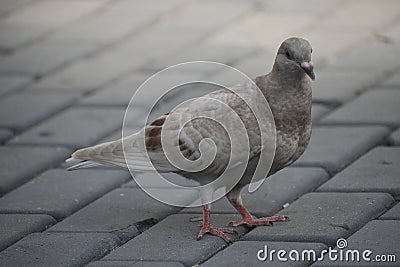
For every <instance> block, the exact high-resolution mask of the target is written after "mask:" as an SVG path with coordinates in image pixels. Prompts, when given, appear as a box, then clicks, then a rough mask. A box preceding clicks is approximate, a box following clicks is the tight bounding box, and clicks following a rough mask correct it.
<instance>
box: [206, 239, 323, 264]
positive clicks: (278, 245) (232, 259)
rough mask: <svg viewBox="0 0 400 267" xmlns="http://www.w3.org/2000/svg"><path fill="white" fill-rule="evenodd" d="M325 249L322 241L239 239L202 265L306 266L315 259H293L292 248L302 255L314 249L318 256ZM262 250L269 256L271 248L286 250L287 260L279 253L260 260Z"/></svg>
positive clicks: (262, 255)
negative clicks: (283, 259) (291, 256)
mask: <svg viewBox="0 0 400 267" xmlns="http://www.w3.org/2000/svg"><path fill="white" fill-rule="evenodd" d="M265 246H267V249H265ZM323 249H326V246H325V245H324V244H321V243H305V242H264V241H239V242H236V243H234V244H233V245H231V246H229V247H228V248H226V249H224V250H222V251H220V252H218V253H217V254H216V255H214V256H213V257H211V258H210V259H209V260H208V261H206V262H204V263H203V264H202V265H201V266H202V267H203V266H204V267H212V266H220V267H224V266H226V267H230V266H305V265H308V264H310V263H312V262H313V261H312V260H311V261H292V260H290V258H289V257H290V256H289V252H290V251H291V250H296V251H298V252H299V253H300V255H301V253H302V251H304V250H313V251H315V254H316V257H318V255H319V253H320V252H321V251H322V250H323ZM260 250H266V251H267V255H265V254H261V255H260V256H261V257H265V256H267V257H268V255H269V254H268V253H269V252H271V250H275V251H279V250H283V251H286V253H285V255H284V256H283V258H286V259H287V260H286V261H279V259H278V257H277V254H275V255H273V258H272V260H271V259H270V258H267V259H266V260H264V261H262V260H259V259H258V256H257V254H258V252H259V251H260Z"/></svg>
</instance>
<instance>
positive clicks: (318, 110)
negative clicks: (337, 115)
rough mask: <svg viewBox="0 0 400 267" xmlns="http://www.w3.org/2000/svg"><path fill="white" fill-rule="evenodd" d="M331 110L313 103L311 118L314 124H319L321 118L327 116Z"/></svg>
mask: <svg viewBox="0 0 400 267" xmlns="http://www.w3.org/2000/svg"><path fill="white" fill-rule="evenodd" d="M330 110H331V109H330V108H329V107H328V106H326V105H322V104H318V103H313V106H312V110H311V117H312V121H313V122H314V123H317V122H318V121H319V120H320V119H321V117H323V116H324V115H325V114H327V113H328V112H329V111H330Z"/></svg>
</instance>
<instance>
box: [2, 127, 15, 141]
mask: <svg viewBox="0 0 400 267" xmlns="http://www.w3.org/2000/svg"><path fill="white" fill-rule="evenodd" d="M12 136H13V134H12V132H11V131H10V130H8V129H1V128H0V144H2V143H4V142H5V141H7V140H8V139H10V138H11V137H12Z"/></svg>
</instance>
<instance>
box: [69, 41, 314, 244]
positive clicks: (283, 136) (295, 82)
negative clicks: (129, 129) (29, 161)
mask: <svg viewBox="0 0 400 267" xmlns="http://www.w3.org/2000/svg"><path fill="white" fill-rule="evenodd" d="M311 54H312V47H311V45H310V43H309V42H308V41H307V40H305V39H302V38H299V37H292V38H288V39H286V40H285V41H283V43H282V44H281V45H280V47H279V49H278V52H277V55H276V58H275V62H274V65H273V67H272V70H271V71H270V72H269V73H268V74H266V75H261V76H258V77H256V78H255V79H253V83H254V84H256V85H257V87H258V88H259V89H260V91H261V92H262V94H263V96H264V97H265V99H266V100H267V102H268V104H269V107H270V110H271V112H272V115H273V119H272V120H273V122H270V123H273V124H274V125H275V129H276V132H275V133H272V132H267V133H264V134H266V136H272V135H273V134H275V136H274V138H275V139H274V140H275V142H276V144H275V147H274V149H275V151H274V152H275V153H274V157H273V160H272V163H271V167H270V169H269V172H268V173H267V177H268V176H270V175H272V174H274V173H276V172H278V171H279V170H281V169H283V168H285V167H287V166H289V165H290V164H292V163H293V162H294V161H296V160H297V159H298V158H299V157H300V156H301V155H302V154H303V152H304V151H305V149H306V147H307V145H308V143H309V140H310V136H311V128H312V122H311V104H312V89H311V80H314V79H315V74H314V66H313V63H312V62H311ZM238 90H239V91H241V92H244V93H246V92H247V91H251V88H250V86H249V85H248V84H245V85H242V86H239V89H238ZM206 96H207V98H202V97H200V98H198V99H195V100H193V101H191V102H188V103H187V104H186V105H183V106H182V107H179V108H177V109H174V110H172V111H171V112H170V113H168V114H165V115H163V116H161V117H158V118H157V119H156V120H154V121H153V122H151V123H149V124H148V125H146V126H145V127H144V128H143V129H141V130H140V131H138V132H137V133H134V134H132V135H129V136H126V137H125V138H124V141H122V139H119V140H116V141H112V142H107V143H103V144H98V145H96V146H92V147H88V148H83V149H79V150H77V151H76V152H74V153H73V154H72V155H71V158H69V159H68V160H67V161H72V162H74V163H77V164H75V165H74V166H72V167H70V168H69V170H76V169H81V168H89V167H94V166H97V165H112V166H117V167H122V168H128V167H129V169H130V170H134V171H137V172H150V171H154V169H156V170H157V171H158V172H160V173H166V172H174V173H177V174H179V175H181V176H183V177H185V178H188V179H193V180H196V181H197V182H199V183H200V184H207V183H209V182H211V181H213V180H215V179H217V177H218V176H219V175H221V173H222V172H223V171H224V169H225V168H226V167H227V166H228V162H229V155H228V154H229V153H228V152H229V151H230V149H229V148H230V143H229V137H228V136H227V134H226V132H224V131H221V128H220V126H219V125H217V124H216V123H213V122H210V121H208V120H202V119H196V120H193V121H191V122H190V123H188V124H185V126H184V127H183V128H182V130H181V132H180V135H179V138H177V139H178V140H177V141H176V142H172V141H171V145H172V146H175V147H176V148H177V149H178V151H180V152H181V153H182V155H183V156H184V157H185V158H186V159H188V160H191V161H196V160H198V159H199V158H201V149H200V146H199V144H200V142H201V140H202V139H204V138H211V139H213V141H214V142H215V144H216V146H217V148H218V149H217V152H216V153H217V154H216V157H215V159H214V161H213V162H212V163H211V164H210V165H209V166H208V167H207V168H205V169H202V170H200V171H198V172H187V171H185V170H181V169H179V168H177V167H176V166H175V165H173V164H171V163H170V162H169V161H168V158H167V157H166V155H165V153H164V150H163V147H162V144H161V133H162V131H163V130H165V131H167V130H168V129H169V128H171V127H167V126H166V121H168V120H169V119H170V118H174V119H172V120H170V121H172V124H173V125H174V121H179V118H182V117H185V116H186V117H187V116H190V115H191V114H194V113H196V112H197V111H198V110H207V111H209V110H211V111H210V112H209V114H210V116H215V117H218V116H222V115H223V114H222V115H221V113H222V112H218V110H217V111H216V110H213V108H214V106H213V105H210V104H209V102H207V101H210V99H215V100H218V101H221V102H223V103H226V104H227V105H228V106H229V107H231V108H232V109H233V110H234V111H235V112H236V113H237V114H238V116H239V117H240V119H241V120H242V121H243V124H244V127H245V128H246V131H247V133H248V136H249V141H248V142H249V146H250V153H249V158H248V160H249V161H252V160H253V159H257V157H259V155H260V153H261V148H260V147H261V146H260V142H261V139H260V136H261V134H262V133H261V132H260V131H262V128H260V127H259V126H257V125H258V124H257V121H256V117H255V116H254V114H252V112H251V109H249V106H248V105H246V103H245V102H244V101H243V99H241V98H240V97H238V96H237V94H235V93H234V92H233V91H231V90H228V89H226V88H224V89H220V90H217V91H214V92H211V93H209V94H207V95H206ZM255 103H259V102H257V101H256V102H255ZM259 105H260V104H259ZM270 120H271V119H270ZM177 123H179V122H177ZM267 123H268V122H267ZM175 126H179V125H175ZM167 128H168V129H167ZM172 128H173V127H172ZM123 142H125V143H126V144H128V146H127V148H126V147H125V155H124V152H123V149H122V146H123ZM220 147H221V149H220ZM227 151H228V152H227ZM146 153H147V155H148V157H147V156H146ZM227 155H228V156H227ZM149 159H150V160H151V162H149ZM250 165H251V164H250ZM250 169H251V170H250ZM253 172H254V168H248V169H246V171H245V172H244V174H243V176H241V177H240V179H239V181H238V182H237V183H236V184H235V185H234V187H233V188H232V189H231V190H230V191H229V192H227V193H226V194H225V196H226V197H227V198H228V200H229V202H230V203H231V204H232V205H233V207H234V208H235V209H236V210H237V211H238V212H239V213H240V215H241V216H242V219H241V220H239V221H236V222H232V223H231V224H230V226H234V227H235V226H240V225H243V226H247V227H255V226H261V225H272V223H273V222H281V221H285V220H287V219H288V218H287V217H286V216H280V215H275V216H270V217H263V218H256V217H253V216H252V215H251V214H250V212H249V211H248V210H247V209H246V208H245V206H244V204H243V202H242V199H241V192H242V189H243V188H244V187H245V186H246V185H248V184H249V183H250V181H251V174H252V173H253ZM249 173H250V174H249ZM201 194H203V195H202V196H201V199H202V200H203V199H210V194H213V192H210V191H206V192H201ZM202 209H203V221H202V223H201V230H200V233H199V234H198V236H197V239H201V238H202V237H203V236H204V235H205V234H211V235H214V236H218V237H220V238H222V239H224V240H225V241H226V242H228V243H231V242H232V240H231V239H230V238H229V237H228V235H227V233H230V234H234V233H236V231H234V230H233V229H232V228H229V227H222V228H221V227H215V226H213V225H212V224H211V222H210V210H211V204H210V203H207V202H206V201H204V203H203V205H202Z"/></svg>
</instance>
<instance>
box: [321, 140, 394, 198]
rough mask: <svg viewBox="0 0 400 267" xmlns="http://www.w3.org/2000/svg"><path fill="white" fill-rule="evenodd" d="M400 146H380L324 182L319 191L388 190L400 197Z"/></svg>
mask: <svg viewBox="0 0 400 267" xmlns="http://www.w3.org/2000/svg"><path fill="white" fill-rule="evenodd" d="M399 164H400V147H396V148H393V147H377V148H374V149H373V150H371V151H370V152H368V153H367V154H366V155H364V156H362V157H361V158H360V159H358V160H357V161H356V162H354V163H353V164H351V165H350V166H349V167H347V168H346V169H344V170H343V171H342V172H340V173H338V174H337V175H336V176H335V177H333V178H332V179H331V180H329V181H328V182H326V183H325V184H323V185H322V186H321V187H320V188H318V191H328V192H329V191H333V192H386V193H390V194H391V195H392V196H393V197H394V198H396V199H400V170H399V168H398V166H399Z"/></svg>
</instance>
